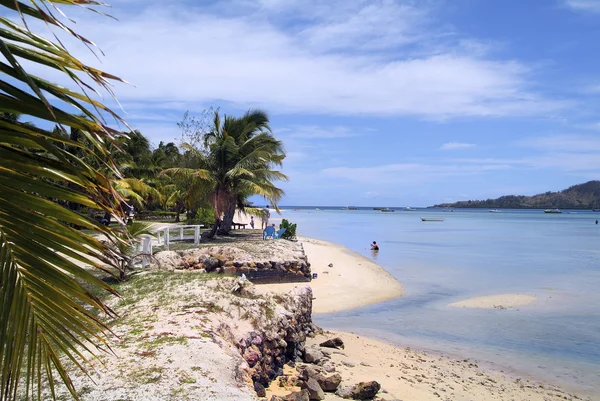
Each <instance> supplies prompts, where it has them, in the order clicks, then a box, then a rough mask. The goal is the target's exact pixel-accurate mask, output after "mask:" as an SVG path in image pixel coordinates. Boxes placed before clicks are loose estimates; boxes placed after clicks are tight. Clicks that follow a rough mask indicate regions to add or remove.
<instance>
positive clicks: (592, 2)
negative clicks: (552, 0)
mask: <svg viewBox="0 0 600 401" xmlns="http://www.w3.org/2000/svg"><path fill="white" fill-rule="evenodd" d="M565 4H566V5H567V6H568V7H571V8H573V9H575V10H579V11H589V12H594V13H600V1H599V0H566V1H565Z"/></svg>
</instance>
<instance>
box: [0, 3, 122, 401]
mask: <svg viewBox="0 0 600 401" xmlns="http://www.w3.org/2000/svg"><path fill="white" fill-rule="evenodd" d="M56 5H65V6H68V5H78V6H84V7H92V8H93V7H94V6H97V5H101V3H99V2H97V1H93V0H45V1H34V0H31V1H28V2H27V1H24V0H21V1H19V0H0V7H5V8H9V9H11V10H14V11H17V13H18V14H19V15H20V16H21V18H22V20H21V23H17V22H15V21H12V20H10V19H8V18H7V17H6V16H5V15H6V13H3V12H1V11H0V26H1V28H0V54H2V56H3V58H4V60H5V62H4V61H2V62H0V73H1V76H0V400H1V401H5V400H6V401H9V400H14V399H16V398H17V397H19V398H21V397H23V398H25V399H31V398H35V399H41V398H42V397H44V398H46V396H45V395H43V394H44V393H43V392H42V390H41V388H42V387H44V386H47V387H46V388H47V389H48V391H50V393H51V394H50V396H51V397H53V398H54V396H55V389H54V386H55V383H54V379H55V378H59V379H60V380H61V381H62V382H63V383H64V384H65V386H66V388H67V389H68V391H69V392H70V393H71V394H72V396H73V397H75V398H77V394H76V389H75V388H74V386H73V383H72V382H71V380H70V379H69V375H68V372H67V369H66V367H65V365H64V358H66V359H68V360H70V361H72V362H73V363H74V364H75V365H76V366H78V367H80V368H81V369H84V368H85V363H86V362H87V359H86V358H85V357H84V354H83V351H89V352H91V353H92V354H95V353H97V352H98V349H99V347H101V348H103V349H106V347H107V346H108V342H107V333H108V332H109V330H108V328H107V327H106V326H105V324H104V323H103V322H102V321H101V320H100V319H99V318H98V317H96V315H95V313H94V310H95V309H96V310H100V311H103V312H105V313H108V314H113V312H112V311H111V310H110V309H109V308H108V307H107V306H106V305H104V304H103V303H102V301H101V300H100V299H98V298H97V297H96V296H95V295H93V293H92V292H91V290H90V289H91V287H98V288H103V289H104V290H106V291H110V292H112V293H114V290H112V289H111V287H110V286H108V285H107V284H106V283H104V282H103V281H102V280H100V279H98V278H97V277H96V276H95V275H94V274H92V272H91V271H89V270H86V269H85V268H83V267H82V266H84V265H90V266H93V267H95V268H97V269H102V270H105V271H106V270H107V268H106V267H105V266H106V265H108V266H111V265H112V262H111V258H109V257H107V256H105V255H111V254H113V253H114V251H113V250H111V249H110V248H109V247H108V246H107V245H105V244H104V243H102V242H100V241H99V240H97V239H96V238H94V237H93V236H92V235H89V234H86V233H84V232H82V231H80V230H78V229H76V227H77V228H87V229H92V230H94V231H95V232H96V233H100V234H102V235H103V236H105V237H108V238H109V239H110V240H111V241H116V242H117V243H118V242H119V241H120V239H119V238H118V237H117V236H116V235H115V233H114V232H113V231H112V230H111V229H109V228H107V227H104V226H102V225H100V224H98V223H97V222H95V221H93V220H89V219H87V218H86V217H82V216H81V215H80V214H79V213H76V212H74V211H73V210H70V206H72V205H80V206H84V207H89V208H93V209H101V210H104V211H106V212H108V213H110V214H112V215H113V216H117V218H119V216H121V215H122V212H121V210H120V209H119V206H118V205H119V200H120V199H121V198H120V196H119V194H118V192H117V191H116V190H115V188H113V186H112V183H111V178H109V177H108V176H107V175H106V174H113V175H114V176H117V177H118V175H119V171H118V169H117V167H116V165H115V163H114V161H113V160H112V158H111V154H110V149H112V148H118V145H117V144H116V142H115V138H116V137H118V136H119V135H120V134H119V133H118V132H117V131H116V130H114V129H113V128H110V127H109V126H108V125H107V124H106V123H105V121H104V119H103V117H102V114H103V113H104V114H105V115H109V116H112V117H114V118H115V119H117V120H118V121H122V120H121V119H120V118H119V117H118V116H117V115H116V114H115V113H114V112H113V111H112V110H110V109H109V108H108V107H106V106H104V105H103V104H101V103H100V102H98V101H96V100H93V99H92V98H91V97H90V96H89V95H88V91H89V92H96V89H95V87H100V88H102V89H104V90H106V91H107V92H109V93H110V94H111V95H112V89H111V86H110V85H111V84H110V81H122V80H120V79H119V78H117V77H115V76H113V75H110V74H107V73H105V72H103V71H100V70H98V69H95V68H93V67H90V66H88V65H86V64H84V63H82V62H81V61H79V60H78V59H77V58H75V57H74V56H73V55H71V53H69V51H67V50H66V49H65V48H64V46H62V44H61V43H60V42H58V43H55V42H52V41H50V40H47V39H45V38H43V37H41V36H40V35H37V34H35V33H34V32H32V31H31V30H30V28H29V26H28V25H27V23H26V19H31V18H32V19H38V20H41V21H43V22H45V23H46V24H47V25H49V26H54V27H55V28H56V29H59V30H63V31H66V32H67V33H68V34H71V35H72V36H74V37H76V38H77V39H79V40H80V41H82V42H83V43H85V44H86V46H89V47H91V46H93V43H92V42H91V41H89V40H87V39H85V38H84V37H82V36H80V35H78V34H77V33H75V32H74V31H73V30H71V29H70V28H69V27H68V26H67V25H66V24H64V23H63V22H61V20H60V19H59V18H57V17H56V16H55V15H54V14H53V12H52V11H51V7H56ZM54 10H55V11H56V10H58V9H57V8H54ZM56 12H58V11H56ZM24 60H26V61H27V62H33V63H35V64H37V65H38V66H40V67H45V68H46V70H47V71H53V72H55V71H59V72H61V73H64V74H65V75H66V76H68V77H69V78H70V79H71V80H72V81H73V82H74V83H75V85H76V86H77V87H78V88H79V91H73V90H69V89H66V88H64V87H62V86H59V85H56V84H53V83H51V82H49V81H47V80H44V79H43V78H41V77H40V76H36V75H32V74H29V73H28V72H27V71H26V70H25V69H24V68H23V65H24V63H23V61H24ZM56 99H58V102H57V101H56ZM57 104H60V105H62V106H58V105H57ZM67 109H68V110H76V112H77V114H74V113H72V112H68V111H66V110H67ZM10 114H13V115H16V116H17V117H18V116H22V117H25V118H27V117H29V118H33V117H35V118H38V119H41V120H44V121H45V122H46V124H45V125H47V126H57V127H58V128H57V129H56V130H53V129H43V128H36V127H35V126H33V125H32V124H30V123H27V122H20V121H19V118H7V116H9V115H10ZM68 128H71V129H75V130H79V131H80V133H81V135H83V137H84V138H85V142H86V143H85V145H83V144H82V142H80V141H78V140H76V139H75V138H73V139H72V138H70V137H69V135H68V134H67V129H68ZM67 149H77V152H76V153H73V152H69V151H68V150H67ZM63 357H64V358H63Z"/></svg>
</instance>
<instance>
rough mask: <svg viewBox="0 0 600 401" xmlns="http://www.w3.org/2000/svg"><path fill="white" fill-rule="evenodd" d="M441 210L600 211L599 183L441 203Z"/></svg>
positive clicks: (590, 182) (592, 182)
mask: <svg viewBox="0 0 600 401" xmlns="http://www.w3.org/2000/svg"><path fill="white" fill-rule="evenodd" d="M433 207H443V208H462V207H472V208H490V209H496V208H504V209H554V208H557V209H600V181H589V182H586V183H584V184H579V185H573V186H572V187H569V188H567V189H565V190H563V191H560V192H546V193H543V194H539V195H534V196H524V195H506V196H501V197H499V198H497V199H487V200H468V201H459V202H455V203H441V204H439V205H434V206H433Z"/></svg>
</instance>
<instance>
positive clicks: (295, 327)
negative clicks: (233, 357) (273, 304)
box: [237, 287, 314, 387]
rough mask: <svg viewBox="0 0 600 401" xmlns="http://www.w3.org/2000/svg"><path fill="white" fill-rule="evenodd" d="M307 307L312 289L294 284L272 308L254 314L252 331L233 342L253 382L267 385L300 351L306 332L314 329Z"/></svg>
mask: <svg viewBox="0 0 600 401" xmlns="http://www.w3.org/2000/svg"><path fill="white" fill-rule="evenodd" d="M311 310H312V290H311V289H310V287H297V288H295V289H294V290H292V291H291V292H290V293H289V295H282V296H281V303H280V304H279V305H278V308H277V309H276V310H274V311H270V312H269V311H267V312H265V315H264V316H257V318H256V319H255V323H256V326H255V331H253V332H251V333H249V335H248V336H247V337H246V338H244V339H241V340H240V341H239V342H238V344H237V347H238V349H239V351H240V354H241V355H242V356H243V358H244V359H245V361H246V363H247V364H248V367H247V374H248V376H249V377H250V378H251V379H252V381H253V382H254V383H260V384H261V385H263V386H265V387H266V386H268V385H269V383H270V382H271V381H272V380H274V379H275V378H276V377H277V376H280V375H282V374H283V366H284V365H285V364H286V363H287V362H288V361H293V360H296V359H299V358H300V357H301V356H302V355H304V343H305V340H306V336H307V335H308V334H310V333H312V332H313V331H314V326H313V323H312V318H311Z"/></svg>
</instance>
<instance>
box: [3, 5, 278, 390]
mask: <svg viewBox="0 0 600 401" xmlns="http://www.w3.org/2000/svg"><path fill="white" fill-rule="evenodd" d="M72 5H76V6H84V7H88V8H91V9H92V10H93V11H98V10H96V9H95V7H97V6H101V5H102V4H101V3H99V2H97V1H95V0H43V1H33V0H29V1H27V0H20V1H19V0H0V6H1V7H2V8H1V9H0V24H1V25H2V28H0V52H1V54H2V56H3V59H2V60H0V73H1V75H0V401H4V400H13V399H16V398H24V399H30V398H37V399H40V398H42V397H46V396H47V395H43V394H44V393H43V392H42V388H46V389H47V390H48V391H50V393H51V396H52V397H53V398H55V389H54V385H55V379H56V377H58V378H60V380H61V381H62V382H63V383H64V384H65V385H66V387H67V388H68V390H69V392H70V393H71V394H72V396H73V397H75V398H77V394H76V391H75V388H74V386H73V384H72V383H71V381H70V379H69V376H68V372H67V369H66V368H65V361H69V362H70V363H72V364H74V365H75V366H77V367H78V368H80V369H83V370H84V371H85V369H86V367H85V365H86V363H87V362H88V359H87V357H86V356H84V355H94V354H95V353H96V352H98V350H100V349H106V347H105V346H106V345H107V344H108V337H107V333H108V332H109V330H108V328H107V327H106V325H105V323H103V320H102V317H99V314H98V313H97V311H98V310H99V311H101V312H104V313H105V314H108V315H114V312H113V311H112V310H110V309H109V308H108V307H107V306H106V305H105V304H104V303H103V302H102V301H101V300H100V299H99V298H98V297H97V296H95V295H94V293H95V290H94V288H96V289H98V288H100V289H103V290H105V291H109V292H112V293H115V292H114V290H113V289H112V288H111V287H110V286H109V285H108V284H107V283H106V282H105V281H103V280H100V279H99V278H98V275H96V274H94V272H93V271H92V270H89V269H85V268H83V267H82V266H92V267H93V268H96V269H98V270H102V271H104V272H105V273H107V274H112V275H114V276H115V277H116V278H120V279H124V278H125V274H126V271H127V269H128V267H129V266H130V264H131V262H132V260H133V259H135V257H136V256H137V254H136V250H135V241H134V239H135V238H136V237H137V236H138V235H140V234H141V233H147V232H149V227H148V225H147V224H141V223H137V222H136V223H133V224H131V225H126V222H127V216H128V214H129V212H130V211H131V208H132V207H133V208H134V209H135V211H136V215H139V216H142V215H146V216H148V215H152V214H156V215H160V216H173V217H174V218H175V220H176V221H179V220H180V216H181V215H183V214H184V213H185V218H186V220H187V221H188V222H190V223H196V224H197V223H200V224H205V225H207V226H210V227H211V229H210V230H208V231H207V233H205V235H206V236H209V237H212V236H215V235H227V234H229V231H230V229H231V226H232V223H233V219H234V215H235V212H236V211H238V210H241V211H247V212H248V213H251V214H254V215H257V216H258V215H259V214H260V209H255V208H247V205H249V204H250V202H249V198H250V197H251V196H254V195H259V196H262V197H264V198H265V199H266V200H267V201H268V202H269V203H270V204H272V205H275V207H277V206H276V205H277V202H278V201H279V199H280V198H281V196H282V195H283V190H282V189H281V188H278V187H277V186H276V185H275V181H278V180H286V179H287V177H286V176H285V175H284V174H282V173H281V172H280V171H278V170H277V169H276V168H277V167H279V166H281V163H282V161H283V159H284V158H285V152H284V149H283V146H282V143H281V142H280V141H279V140H277V139H276V138H275V137H274V135H273V133H272V131H271V128H270V126H269V119H268V116H267V114H266V113H265V112H264V111H261V110H249V111H248V112H247V113H245V114H244V115H243V116H241V117H234V116H226V115H223V116H222V115H221V114H220V112H219V110H218V109H217V110H212V109H211V110H210V114H211V119H210V121H207V122H206V124H204V125H203V129H202V130H201V131H200V132H197V133H196V134H197V135H196V139H198V140H182V142H181V143H179V144H176V143H174V142H169V143H164V142H160V143H159V144H158V145H157V146H156V147H153V146H152V145H151V143H150V141H149V140H148V138H146V137H145V136H144V135H143V133H141V132H139V131H134V130H129V129H127V130H125V131H119V130H116V129H115V128H112V127H111V125H110V124H109V123H107V122H106V121H105V120H104V118H105V117H110V118H112V119H115V120H116V121H117V122H119V123H122V124H124V125H125V126H127V125H126V123H124V122H123V121H122V120H121V119H120V117H119V116H118V115H117V114H116V113H114V112H113V111H112V110H111V109H109V108H108V107H106V106H105V105H104V104H102V103H100V102H98V101H97V100H95V99H94V98H93V97H90V96H88V94H87V92H88V89H93V87H94V85H95V86H96V87H98V88H100V89H103V90H105V91H107V92H108V93H110V94H111V95H112V91H111V86H110V82H111V81H116V82H118V81H121V80H120V79H119V78H118V77H115V76H113V75H110V74H108V73H106V72H103V71H100V70H98V69H95V68H92V67H90V66H88V65H86V64H84V63H82V62H81V61H80V60H78V59H77V58H75V57H74V56H73V55H71V53H69V51H67V49H66V48H65V47H64V46H63V45H62V43H61V42H59V41H58V39H57V40H55V41H51V40H48V39H45V38H44V37H42V36H40V35H38V34H36V33H34V32H33V31H32V30H31V29H30V28H31V26H35V24H34V25H32V24H31V23H26V20H27V19H30V20H31V19H33V20H40V21H42V22H43V23H45V24H46V25H47V26H51V27H54V29H57V30H63V31H65V32H67V33H68V34H70V35H71V36H73V37H74V38H76V39H77V40H80V41H82V42H83V43H85V44H86V46H88V47H90V49H93V47H94V45H93V43H92V42H91V41H89V40H88V39H86V38H84V37H82V36H81V35H79V34H77V33H76V32H75V31H73V30H72V29H71V28H69V27H68V25H67V24H66V23H65V22H64V21H61V19H60V16H61V15H62V11H60V10H59V9H58V7H59V6H60V7H67V6H72ZM24 60H26V61H27V62H28V64H27V65H32V63H33V64H37V68H36V71H37V72H38V74H40V75H34V74H32V73H31V72H28V71H26V70H25V69H24V67H23V65H24V63H23V61H24ZM56 72H58V73H61V74H64V75H65V77H67V78H68V79H70V80H71V81H72V82H73V85H72V86H73V87H74V88H78V89H77V90H74V89H69V88H66V87H65V86H63V85H58V84H55V83H52V82H49V81H48V80H46V79H44V78H43V77H42V76H41V75H43V74H44V73H47V74H48V75H49V76H50V75H51V74H56ZM94 90H95V89H94ZM186 116H187V113H186ZM184 119H185V118H184ZM184 139H186V138H185V137H184ZM187 139H190V138H187ZM45 386H46V387H45Z"/></svg>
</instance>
